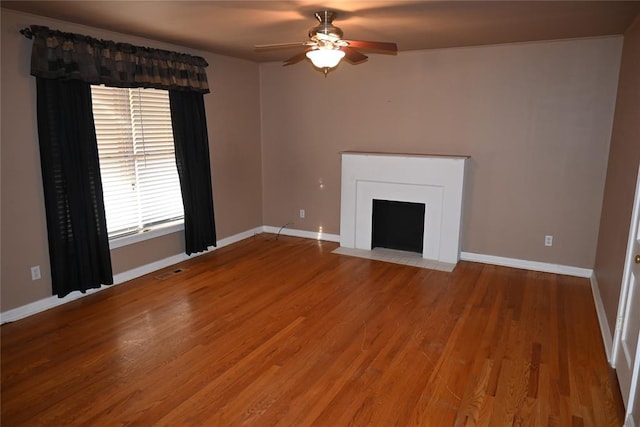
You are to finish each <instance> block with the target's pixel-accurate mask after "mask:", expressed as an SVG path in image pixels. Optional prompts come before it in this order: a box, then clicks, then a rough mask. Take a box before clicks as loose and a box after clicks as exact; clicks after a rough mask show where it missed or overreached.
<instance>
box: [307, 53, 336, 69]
mask: <svg viewBox="0 0 640 427" xmlns="http://www.w3.org/2000/svg"><path fill="white" fill-rule="evenodd" d="M343 57H344V52H343V51H341V50H339V49H322V48H321V49H313V50H310V51H309V52H307V58H309V59H310V60H311V62H312V63H313V66H314V67H316V68H333V67H335V66H336V65H338V64H339V63H340V60H341V59H342V58H343Z"/></svg>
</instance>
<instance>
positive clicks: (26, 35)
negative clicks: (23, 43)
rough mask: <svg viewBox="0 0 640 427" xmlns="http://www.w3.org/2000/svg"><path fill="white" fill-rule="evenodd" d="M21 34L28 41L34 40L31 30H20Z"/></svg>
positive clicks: (27, 28)
mask: <svg viewBox="0 0 640 427" xmlns="http://www.w3.org/2000/svg"><path fill="white" fill-rule="evenodd" d="M20 34H22V35H23V36H25V37H26V38H28V39H32V38H33V31H31V28H29V27H26V28H23V29H21V30H20Z"/></svg>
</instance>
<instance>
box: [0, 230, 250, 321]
mask: <svg viewBox="0 0 640 427" xmlns="http://www.w3.org/2000/svg"><path fill="white" fill-rule="evenodd" d="M262 232H263V227H256V228H254V229H251V230H247V231H243V232H242V233H238V234H234V235H233V236H229V237H225V238H224V239H220V240H219V241H218V243H217V244H218V246H217V247H210V248H209V249H208V250H207V251H206V252H199V253H197V254H192V255H187V254H184V253H183V254H178V255H173V256H170V257H168V258H164V259H161V260H158V261H154V262H152V263H149V264H145V265H141V266H140V267H136V268H133V269H131V270H127V271H124V272H122V273H118V274H114V275H113V285H108V286H101V287H99V288H96V289H89V290H87V292H86V293H84V294H83V293H82V292H80V291H74V292H71V293H70V294H69V295H67V296H65V297H64V298H58V297H57V296H55V295H53V296H50V297H47V298H43V299H41V300H38V301H34V302H32V303H29V304H26V305H23V306H20V307H16V308H14V309H11V310H7V311H5V312H2V313H0V324H2V323H6V322H13V321H16V320H19V319H23V318H25V317H28V316H31V315H33V314H36V313H40V312H41V311H45V310H48V309H50V308H53V307H57V306H59V305H62V304H65V303H68V302H71V301H74V300H77V299H78V298H82V297H86V296H87V295H91V294H95V293H96V292H100V291H103V290H105V289H109V288H111V287H112V286H115V285H119V284H121V283H124V282H127V281H129V280H132V279H135V278H136V277H140V276H144V275H145V274H149V273H152V272H154V271H157V270H160V269H162V268H165V267H168V266H170V265H174V264H177V263H179V262H182V261H186V260H188V259H192V258H194V257H196V256H200V255H204V254H207V253H209V252H211V251H212V250H215V249H220V248H223V247H225V246H229V245H231V244H232V243H236V242H239V241H240V240H243V239H246V238H248V237H251V236H253V235H255V234H259V233H262Z"/></svg>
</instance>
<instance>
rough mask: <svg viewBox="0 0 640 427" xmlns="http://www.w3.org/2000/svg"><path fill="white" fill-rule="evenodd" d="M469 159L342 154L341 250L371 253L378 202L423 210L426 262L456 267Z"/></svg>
mask: <svg viewBox="0 0 640 427" xmlns="http://www.w3.org/2000/svg"><path fill="white" fill-rule="evenodd" d="M467 159H468V157H464V156H425V155H404V154H379V153H357V152H345V153H342V184H341V185H342V191H341V205H340V246H341V247H344V248H354V249H364V250H371V248H372V246H373V234H374V232H373V210H374V207H373V205H374V202H373V201H374V200H384V201H390V202H400V203H412V204H420V205H423V206H424V216H423V219H422V223H423V227H422V258H424V259H428V260H434V261H439V262H442V263H449V264H456V263H457V262H458V259H459V257H460V228H461V223H462V196H463V183H464V171H465V165H466V161H467Z"/></svg>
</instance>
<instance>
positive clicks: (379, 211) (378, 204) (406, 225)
mask: <svg viewBox="0 0 640 427" xmlns="http://www.w3.org/2000/svg"><path fill="white" fill-rule="evenodd" d="M424 213H425V206H424V203H411V202H396V201H392V200H376V199H374V200H373V221H372V223H373V225H372V228H373V229H372V233H371V249H373V248H376V247H379V248H388V249H398V250H401V251H410V252H418V253H420V254H422V249H423V248H422V241H423V240H424Z"/></svg>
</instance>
